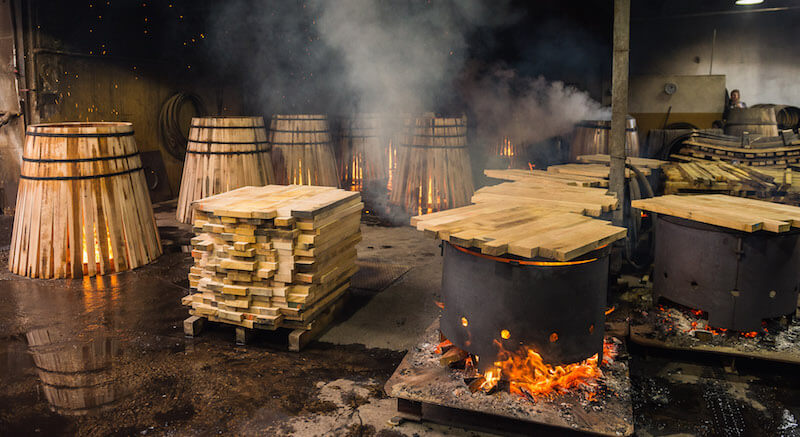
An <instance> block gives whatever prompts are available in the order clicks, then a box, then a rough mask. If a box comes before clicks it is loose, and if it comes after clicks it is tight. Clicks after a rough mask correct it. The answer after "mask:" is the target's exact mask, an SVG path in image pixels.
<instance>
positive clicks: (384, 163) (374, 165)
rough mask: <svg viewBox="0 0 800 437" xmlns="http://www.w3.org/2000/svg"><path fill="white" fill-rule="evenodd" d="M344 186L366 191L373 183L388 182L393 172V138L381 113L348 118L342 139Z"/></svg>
mask: <svg viewBox="0 0 800 437" xmlns="http://www.w3.org/2000/svg"><path fill="white" fill-rule="evenodd" d="M338 155H339V175H340V177H341V187H342V188H344V189H346V190H350V191H363V190H364V188H365V187H366V186H368V185H369V183H372V182H378V181H383V182H386V179H387V178H388V174H389V141H388V139H387V137H386V134H385V133H384V131H383V123H382V118H381V117H379V116H378V115H377V114H358V115H357V116H356V117H354V118H350V119H345V120H344V121H343V125H342V134H341V138H340V141H339V150H338Z"/></svg>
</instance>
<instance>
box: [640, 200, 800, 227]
mask: <svg viewBox="0 0 800 437" xmlns="http://www.w3.org/2000/svg"><path fill="white" fill-rule="evenodd" d="M631 206H633V207H634V208H638V209H643V210H645V211H650V212H654V213H657V214H664V215H670V216H674V217H679V218H683V219H688V220H693V221H696V222H700V223H706V224H710V225H715V226H721V227H724V228H729V229H734V230H738V231H744V232H755V231H760V230H765V231H769V232H787V231H789V230H790V229H791V228H793V227H794V228H797V227H800V208H799V207H796V206H789V205H782V204H778V203H772V202H765V201H762V200H754V199H745V198H742V197H734V196H726V195H724V194H702V195H696V196H676V195H669V196H660V197H653V198H650V199H642V200H634V201H633V202H631Z"/></svg>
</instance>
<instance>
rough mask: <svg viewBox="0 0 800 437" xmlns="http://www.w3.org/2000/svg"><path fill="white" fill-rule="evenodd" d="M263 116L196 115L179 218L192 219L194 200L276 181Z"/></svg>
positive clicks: (193, 119) (187, 150) (179, 196)
mask: <svg viewBox="0 0 800 437" xmlns="http://www.w3.org/2000/svg"><path fill="white" fill-rule="evenodd" d="M270 150H271V147H270V145H269V142H268V141H267V131H266V128H265V126H264V118H263V117H195V118H192V125H191V128H190V129H189V142H188V144H187V146H186V161H185V162H184V164H183V178H182V179H181V189H180V193H179V195H178V211H177V216H178V221H180V222H183V223H191V222H192V217H193V214H192V202H194V201H195V200H198V199H202V198H204V197H208V196H213V195H214V194H219V193H224V192H226V191H230V190H233V189H236V188H240V187H245V186H248V185H258V186H261V185H269V184H273V183H275V174H274V173H273V171H272V158H271V157H270Z"/></svg>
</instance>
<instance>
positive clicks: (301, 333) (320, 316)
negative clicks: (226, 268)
mask: <svg viewBox="0 0 800 437" xmlns="http://www.w3.org/2000/svg"><path fill="white" fill-rule="evenodd" d="M348 298H349V292H345V293H343V294H341V295H340V296H339V297H338V299H336V300H335V301H333V302H330V303H329V304H328V305H327V306H325V307H324V308H320V309H319V311H317V312H316V314H315V315H314V317H313V319H312V320H311V321H309V322H297V321H290V320H285V321H282V322H281V323H280V324H279V325H278V326H262V325H254V327H253V328H247V327H244V326H234V329H235V341H236V344H238V345H246V344H247V343H248V342H249V340H250V339H251V338H252V336H253V335H255V333H256V332H257V331H258V330H264V331H277V330H278V328H284V329H288V330H290V331H288V332H287V341H288V346H289V347H288V348H289V350H290V351H292V352H299V351H301V350H302V349H303V348H304V347H306V345H307V344H308V343H310V342H312V341H314V340H316V339H317V338H319V337H320V336H321V335H322V334H323V333H325V331H327V330H328V328H329V327H330V326H331V324H332V323H333V321H334V320H335V319H336V317H337V316H338V315H339V314H340V313H341V312H342V309H343V308H344V306H345V305H346V303H347V300H348ZM207 322H209V323H220V324H228V323H227V322H225V321H223V320H213V321H212V320H209V318H208V317H204V316H196V315H193V316H190V317H189V318H187V319H186V320H184V321H183V333H184V334H185V335H186V336H187V337H190V338H193V337H197V336H199V335H200V334H202V332H203V330H204V328H205V324H206V323H207Z"/></svg>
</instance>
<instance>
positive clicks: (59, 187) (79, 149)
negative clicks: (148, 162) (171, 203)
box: [9, 122, 161, 278]
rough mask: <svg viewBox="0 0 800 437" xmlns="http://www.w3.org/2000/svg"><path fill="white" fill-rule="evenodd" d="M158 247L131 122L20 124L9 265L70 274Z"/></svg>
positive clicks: (145, 256)
mask: <svg viewBox="0 0 800 437" xmlns="http://www.w3.org/2000/svg"><path fill="white" fill-rule="evenodd" d="M160 255H161V241H160V240H159V237H158V230H157V229H156V223H155V218H154V217H153V208H152V206H151V204H150V194H149V193H148V191H147V183H146V181H145V176H144V172H143V171H142V161H141V158H140V156H139V151H138V149H137V148H136V142H135V141H134V139H133V125H132V124H131V123H119V122H106V123H52V124H39V125H31V126H28V130H27V137H26V140H25V146H24V149H23V156H22V171H21V175H20V183H19V190H18V194H17V206H16V215H15V217H14V230H13V233H12V237H11V250H10V252H9V269H10V270H11V271H12V272H14V273H17V274H19V275H24V276H29V277H32V278H78V277H81V276H82V275H84V274H88V275H92V276H94V275H95V274H101V275H103V274H107V273H110V272H120V271H124V270H129V269H134V268H136V267H139V266H142V265H144V264H147V263H149V262H151V261H153V260H154V259H156V258H158V257H159V256H160Z"/></svg>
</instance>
